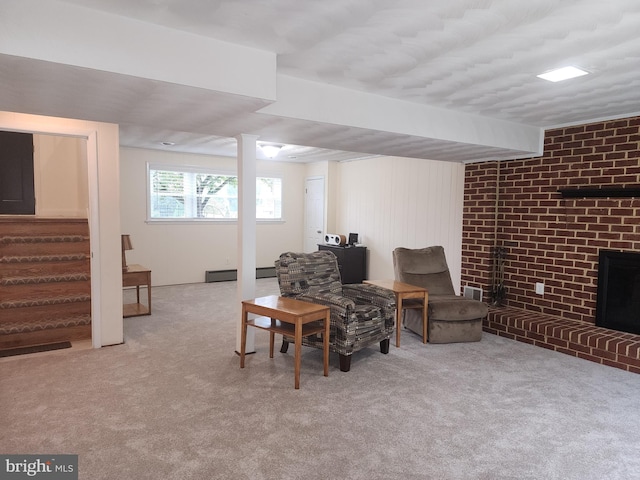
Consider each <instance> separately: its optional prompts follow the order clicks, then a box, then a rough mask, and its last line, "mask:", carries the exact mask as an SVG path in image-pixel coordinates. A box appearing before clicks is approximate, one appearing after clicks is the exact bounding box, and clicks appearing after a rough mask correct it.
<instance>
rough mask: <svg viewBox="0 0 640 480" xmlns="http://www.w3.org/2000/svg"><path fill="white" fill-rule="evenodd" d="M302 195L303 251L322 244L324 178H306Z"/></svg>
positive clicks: (313, 248)
mask: <svg viewBox="0 0 640 480" xmlns="http://www.w3.org/2000/svg"><path fill="white" fill-rule="evenodd" d="M304 192H305V194H304V209H305V211H304V251H305V252H307V253H311V252H315V251H316V250H318V244H319V243H324V232H323V229H324V177H311V178H307V181H306V183H305V191H304Z"/></svg>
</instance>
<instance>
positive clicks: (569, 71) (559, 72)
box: [536, 67, 589, 82]
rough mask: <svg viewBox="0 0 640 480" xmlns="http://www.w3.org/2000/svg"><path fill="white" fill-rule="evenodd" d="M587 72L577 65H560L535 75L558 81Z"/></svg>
mask: <svg viewBox="0 0 640 480" xmlns="http://www.w3.org/2000/svg"><path fill="white" fill-rule="evenodd" d="M588 73H589V72H586V71H584V70H582V69H580V68H577V67H562V68H557V69H555V70H551V71H549V72H546V73H542V74H540V75H536V76H537V77H538V78H542V79H544V80H548V81H550V82H560V81H562V80H569V79H570V78H576V77H581V76H583V75H587V74H588Z"/></svg>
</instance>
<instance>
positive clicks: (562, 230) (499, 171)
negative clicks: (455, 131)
mask: <svg viewBox="0 0 640 480" xmlns="http://www.w3.org/2000/svg"><path fill="white" fill-rule="evenodd" d="M465 172H466V173H465V198H464V202H465V203H464V217H463V246H462V284H463V285H472V286H479V287H482V288H483V290H484V293H485V296H486V298H490V291H491V284H492V275H491V270H492V269H491V267H492V262H493V260H492V255H491V252H492V247H493V246H494V245H497V246H502V247H505V248H506V253H507V261H506V265H505V285H506V288H507V300H506V302H505V303H506V305H508V306H510V307H516V308H523V309H526V310H528V311H531V312H540V313H542V314H547V315H553V316H559V317H562V318H565V319H570V320H579V321H585V322H589V323H595V307H596V284H597V264H598V252H599V250H600V249H615V250H636V251H640V198H575V199H571V198H564V199H563V198H562V196H561V195H560V193H558V189H560V188H569V187H592V188H593V187H614V186H615V187H622V186H627V187H628V186H638V185H640V117H633V118H626V119H619V120H611V121H604V122H598V123H592V124H586V125H578V126H571V127H564V128H558V129H555V130H549V131H547V132H546V135H545V147H544V155H543V156H542V157H538V158H530V159H524V160H509V161H502V162H482V163H475V164H469V165H467V166H466V169H465ZM496 187H497V188H496ZM496 200H497V205H498V208H497V211H496ZM536 282H541V283H544V285H545V294H544V295H537V294H536V293H535V283H536Z"/></svg>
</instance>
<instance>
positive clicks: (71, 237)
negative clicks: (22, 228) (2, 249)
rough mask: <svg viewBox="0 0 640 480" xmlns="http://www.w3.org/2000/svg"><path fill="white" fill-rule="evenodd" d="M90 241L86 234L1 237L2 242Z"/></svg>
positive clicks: (0, 241)
mask: <svg viewBox="0 0 640 480" xmlns="http://www.w3.org/2000/svg"><path fill="white" fill-rule="evenodd" d="M85 241H89V237H86V236H84V235H38V236H30V235H22V236H8V235H6V236H3V237H0V243H5V244H8V243H69V242H85Z"/></svg>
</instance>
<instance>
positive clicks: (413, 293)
mask: <svg viewBox="0 0 640 480" xmlns="http://www.w3.org/2000/svg"><path fill="white" fill-rule="evenodd" d="M364 283H370V284H371V285H377V286H379V287H382V288H386V289H387V290H391V291H393V293H395V295H396V347H399V346H400V329H401V326H402V312H403V311H404V310H406V309H409V308H411V309H417V308H419V309H421V310H422V343H427V340H428V333H427V326H428V324H429V318H428V316H427V303H428V301H429V292H427V289H426V288H422V287H416V286H415V285H409V284H408V283H402V282H398V281H396V280H365V281H364ZM409 299H416V300H419V301H417V302H411V303H408V304H405V303H403V302H404V301H405V300H409Z"/></svg>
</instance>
